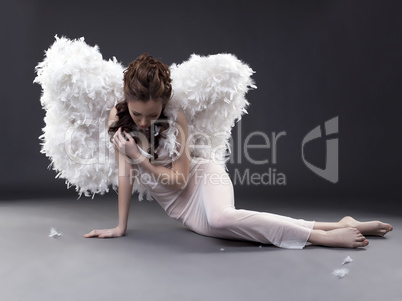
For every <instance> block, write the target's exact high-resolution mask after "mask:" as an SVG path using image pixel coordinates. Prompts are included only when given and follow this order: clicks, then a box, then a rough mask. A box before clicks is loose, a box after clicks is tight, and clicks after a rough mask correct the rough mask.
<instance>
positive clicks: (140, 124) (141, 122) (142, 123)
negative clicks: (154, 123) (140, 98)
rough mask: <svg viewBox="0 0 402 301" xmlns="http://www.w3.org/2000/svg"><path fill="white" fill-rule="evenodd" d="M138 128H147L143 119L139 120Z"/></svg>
mask: <svg viewBox="0 0 402 301" xmlns="http://www.w3.org/2000/svg"><path fill="white" fill-rule="evenodd" d="M138 126H139V127H142V128H145V127H147V121H146V120H145V119H141V120H140V122H139V124H138Z"/></svg>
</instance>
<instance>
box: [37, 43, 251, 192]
mask: <svg viewBox="0 0 402 301" xmlns="http://www.w3.org/2000/svg"><path fill="white" fill-rule="evenodd" d="M55 38H56V41H55V42H54V44H53V45H52V46H51V47H50V48H49V49H48V50H47V51H46V55H45V59H44V60H43V62H41V63H39V64H38V65H37V66H36V72H37V76H36V78H35V80H34V82H35V83H38V84H40V85H41V86H42V96H41V100H40V101H41V104H42V106H43V108H44V110H46V116H45V118H44V121H45V124H46V125H45V127H44V128H43V134H42V135H41V136H40V137H39V138H40V140H41V145H42V149H41V152H42V153H43V154H45V155H46V156H47V157H49V159H50V160H51V164H50V165H49V167H50V166H51V167H52V169H53V170H55V171H56V172H57V174H56V178H63V179H66V184H67V187H70V186H72V185H73V186H75V187H76V191H77V192H78V193H79V196H81V195H82V194H84V195H85V196H87V197H90V196H92V197H94V195H95V194H104V193H105V192H108V191H109V187H110V186H112V187H113V189H114V190H115V191H116V190H117V185H118V180H117V175H118V165H117V162H116V159H115V154H114V149H113V146H112V144H111V143H110V141H109V136H108V133H107V120H108V116H109V112H110V110H111V108H112V107H113V106H115V105H116V103H118V102H120V101H122V100H123V99H124V93H123V70H124V68H123V66H122V65H121V64H119V63H118V62H117V60H116V58H113V59H112V60H109V61H106V60H103V58H102V55H101V54H100V52H99V49H98V46H93V47H91V46H89V45H87V44H86V43H85V41H84V38H80V39H77V40H69V39H67V38H64V37H62V38H59V37H57V36H56V37H55ZM170 69H171V77H172V85H173V97H172V99H171V101H170V102H169V103H168V105H167V106H166V109H165V114H166V115H167V116H168V118H169V119H170V121H171V126H170V127H169V129H168V130H167V131H166V133H165V134H166V136H167V139H166V140H165V141H164V148H166V149H167V150H168V151H169V155H170V156H171V157H174V156H176V155H178V154H179V151H178V150H179V147H180V144H179V142H178V141H177V140H176V135H177V133H178V129H177V128H176V126H175V123H174V121H175V120H176V118H177V113H178V110H183V111H184V114H185V116H186V119H187V121H188V130H189V136H190V137H191V139H190V141H189V144H190V147H189V148H190V153H191V155H192V157H202V158H207V159H212V160H215V161H216V162H217V163H219V164H221V165H223V166H225V167H226V165H225V164H226V161H227V157H228V155H229V154H230V152H231V150H230V145H229V143H228V141H229V138H230V135H231V129H232V127H233V126H234V124H235V122H236V121H237V120H239V119H240V118H241V115H242V114H244V113H247V111H246V110H245V108H246V107H247V105H248V104H249V103H248V101H247V100H246V99H245V97H244V96H245V93H246V92H247V91H248V90H249V89H250V88H256V86H255V85H254V83H253V81H252V79H251V75H252V74H253V73H254V71H253V70H252V69H251V68H250V67H249V66H247V65H246V64H244V63H243V62H241V61H240V60H238V59H237V58H236V57H235V56H234V55H232V54H216V55H210V56H207V57H201V56H198V55H195V54H193V55H192V56H191V57H190V59H189V60H188V61H185V62H183V63H182V64H180V65H176V64H173V65H172V66H171V67H170ZM136 172H138V169H137V170H136ZM135 180H136V181H135V182H134V185H133V192H135V191H137V192H138V193H139V200H142V199H143V197H144V196H146V198H147V199H148V200H152V197H151V195H150V193H149V191H147V189H146V188H145V186H143V185H142V184H141V183H140V181H138V178H137V177H136V178H135Z"/></svg>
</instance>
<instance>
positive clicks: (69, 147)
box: [34, 36, 123, 196]
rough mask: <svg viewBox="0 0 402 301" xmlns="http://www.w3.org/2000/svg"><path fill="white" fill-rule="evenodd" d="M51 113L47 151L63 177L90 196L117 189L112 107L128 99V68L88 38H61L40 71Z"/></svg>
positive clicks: (46, 129) (45, 133)
mask: <svg viewBox="0 0 402 301" xmlns="http://www.w3.org/2000/svg"><path fill="white" fill-rule="evenodd" d="M36 72H37V76H36V78H35V80H34V82H35V83H38V84H40V85H41V86H42V97H41V104H42V106H43V109H45V110H46V115H45V118H44V120H45V124H46V125H45V127H44V128H43V135H41V136H40V137H39V138H40V139H41V141H42V143H41V144H42V150H41V152H42V153H44V154H45V155H46V156H47V157H49V159H50V160H51V165H52V167H53V170H55V171H56V172H58V174H57V175H56V178H57V177H60V178H64V179H66V183H67V185H68V187H69V186H70V185H74V186H76V190H77V192H78V193H79V194H80V196H81V195H82V194H84V195H85V196H90V195H92V196H93V195H94V194H95V193H99V194H104V193H105V192H108V191H109V186H110V185H114V186H117V171H118V169H117V168H116V159H115V154H114V150H113V149H112V148H111V145H110V141H109V136H108V134H107V120H108V116H109V112H110V110H111V108H112V107H113V106H114V105H115V104H116V103H117V102H118V101H121V100H122V99H123V67H122V66H121V65H120V64H119V63H118V62H117V61H116V59H115V58H113V60H109V61H105V60H103V58H102V55H101V54H100V52H99V50H98V47H97V46H94V47H91V46H89V45H87V44H86V43H85V41H84V38H81V39H78V40H69V39H66V38H63V37H62V38H58V37H57V36H56V41H55V42H54V44H53V45H52V46H51V47H50V48H49V49H48V50H47V51H46V55H45V59H44V60H43V62H41V63H39V64H38V65H37V66H36Z"/></svg>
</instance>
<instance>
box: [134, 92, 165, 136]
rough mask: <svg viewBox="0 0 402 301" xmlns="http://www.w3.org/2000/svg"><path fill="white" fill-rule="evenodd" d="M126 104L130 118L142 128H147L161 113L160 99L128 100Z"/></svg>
mask: <svg viewBox="0 0 402 301" xmlns="http://www.w3.org/2000/svg"><path fill="white" fill-rule="evenodd" d="M127 105H128V110H129V112H130V116H131V118H132V119H133V120H134V122H135V124H136V125H137V126H138V127H139V128H141V129H143V130H144V129H147V128H149V127H150V126H151V125H152V124H153V123H154V122H155V121H156V120H157V119H158V118H159V116H160V115H161V114H162V101H161V100H152V99H151V100H149V101H147V102H143V101H140V100H129V101H127Z"/></svg>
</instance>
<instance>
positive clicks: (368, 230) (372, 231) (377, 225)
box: [314, 216, 393, 236]
mask: <svg viewBox="0 0 402 301" xmlns="http://www.w3.org/2000/svg"><path fill="white" fill-rule="evenodd" d="M348 227H352V228H356V229H357V230H359V231H360V232H361V233H362V234H363V235H375V236H384V235H385V234H387V233H388V232H389V231H392V229H393V228H392V226H391V225H390V224H386V223H383V222H380V221H369V222H359V221H357V220H355V219H354V218H352V217H350V216H345V217H344V218H343V219H341V220H340V221H339V222H337V223H323V222H316V223H315V224H314V229H316V230H325V231H329V230H335V229H341V228H348Z"/></svg>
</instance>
